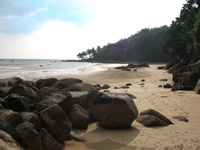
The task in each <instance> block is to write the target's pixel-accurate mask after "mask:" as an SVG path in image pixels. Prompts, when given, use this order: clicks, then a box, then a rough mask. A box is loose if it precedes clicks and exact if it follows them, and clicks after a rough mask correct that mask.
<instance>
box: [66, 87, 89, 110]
mask: <svg viewBox="0 0 200 150" xmlns="http://www.w3.org/2000/svg"><path fill="white" fill-rule="evenodd" d="M69 93H70V94H71V104H72V105H74V104H79V105H80V106H82V107H83V108H84V109H85V110H87V109H88V108H89V107H90V104H91V101H92V95H91V94H90V93H89V92H88V91H71V92H69Z"/></svg>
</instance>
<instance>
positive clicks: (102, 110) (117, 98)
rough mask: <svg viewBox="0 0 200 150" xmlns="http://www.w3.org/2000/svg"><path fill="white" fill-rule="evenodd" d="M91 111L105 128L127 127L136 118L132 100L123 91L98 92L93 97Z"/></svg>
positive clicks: (136, 114) (135, 109)
mask: <svg viewBox="0 0 200 150" xmlns="http://www.w3.org/2000/svg"><path fill="white" fill-rule="evenodd" d="M92 112H93V115H94V117H95V118H96V120H97V121H98V122H99V125H100V126H102V127H105V128H127V127H130V125H131V123H132V122H133V121H134V120H135V119H136V118H137V116H138V110H137V107H136V105H135V103H134V102H133V100H132V99H131V98H130V97H129V96H127V94H124V93H112V92H106V93H103V92H100V93H97V94H96V96H95V97H94V99H93V104H92Z"/></svg>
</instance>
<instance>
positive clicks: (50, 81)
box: [36, 78, 58, 89]
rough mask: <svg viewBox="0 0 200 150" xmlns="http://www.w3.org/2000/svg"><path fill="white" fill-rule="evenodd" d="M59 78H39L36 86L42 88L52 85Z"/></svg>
mask: <svg viewBox="0 0 200 150" xmlns="http://www.w3.org/2000/svg"><path fill="white" fill-rule="evenodd" d="M57 81H58V80H57V79H56V78H48V79H39V80H37V81H36V86H37V87H38V88H39V89H40V88H43V87H51V86H52V85H53V84H55V83H56V82H57Z"/></svg>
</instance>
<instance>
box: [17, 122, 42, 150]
mask: <svg viewBox="0 0 200 150" xmlns="http://www.w3.org/2000/svg"><path fill="white" fill-rule="evenodd" d="M16 131H17V134H18V135H19V137H20V138H21V140H22V141H23V142H24V143H25V144H26V146H27V147H28V148H29V149H30V150H43V146H42V141H41V138H40V135H39V133H38V132H37V131H36V130H35V129H34V125H33V124H31V123H29V122H24V123H22V124H19V125H18V126H17V127H16Z"/></svg>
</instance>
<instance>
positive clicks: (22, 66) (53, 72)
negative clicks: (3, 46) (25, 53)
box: [0, 59, 105, 80]
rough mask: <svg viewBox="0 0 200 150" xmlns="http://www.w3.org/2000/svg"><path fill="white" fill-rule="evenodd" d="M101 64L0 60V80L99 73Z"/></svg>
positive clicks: (47, 60) (48, 60)
mask: <svg viewBox="0 0 200 150" xmlns="http://www.w3.org/2000/svg"><path fill="white" fill-rule="evenodd" d="M102 66H103V64H101V63H88V62H65V61H62V60H53V59H51V60H50V59H0V79H4V78H10V77H20V78H22V79H24V80H35V79H39V78H48V77H58V76H73V75H77V74H87V73H91V72H94V71H101V70H104V69H105V68H104V67H102Z"/></svg>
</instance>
